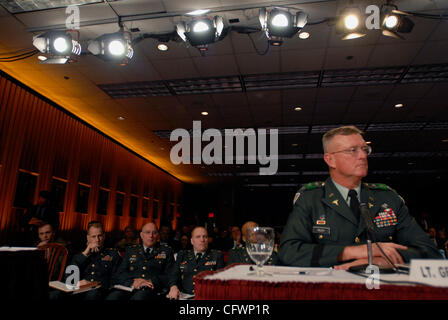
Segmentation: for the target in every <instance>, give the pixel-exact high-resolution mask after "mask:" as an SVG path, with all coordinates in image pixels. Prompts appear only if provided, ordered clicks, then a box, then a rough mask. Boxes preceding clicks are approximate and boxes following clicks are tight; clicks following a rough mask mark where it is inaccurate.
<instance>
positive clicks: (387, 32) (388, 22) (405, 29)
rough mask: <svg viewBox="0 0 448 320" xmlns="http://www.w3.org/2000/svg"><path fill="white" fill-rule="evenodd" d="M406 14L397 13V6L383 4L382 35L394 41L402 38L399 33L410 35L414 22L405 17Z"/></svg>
mask: <svg viewBox="0 0 448 320" xmlns="http://www.w3.org/2000/svg"><path fill="white" fill-rule="evenodd" d="M407 15H408V14H407V13H405V12H403V11H399V10H398V8H397V6H395V5H392V4H385V5H382V6H381V29H382V34H383V35H384V36H387V37H392V38H395V39H402V40H404V37H403V36H402V35H400V33H410V32H412V29H414V22H412V20H411V19H409V18H408V17H407Z"/></svg>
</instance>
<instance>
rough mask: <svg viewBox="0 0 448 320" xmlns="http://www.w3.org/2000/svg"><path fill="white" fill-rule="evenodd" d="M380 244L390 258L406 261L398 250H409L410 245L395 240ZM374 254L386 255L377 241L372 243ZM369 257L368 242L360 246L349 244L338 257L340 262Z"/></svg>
mask: <svg viewBox="0 0 448 320" xmlns="http://www.w3.org/2000/svg"><path fill="white" fill-rule="evenodd" d="M377 243H378V245H379V246H381V248H382V249H383V251H384V253H386V254H387V256H388V257H389V258H390V260H391V261H392V262H393V263H394V264H397V263H404V262H403V258H402V257H401V255H400V253H399V252H398V251H397V250H407V249H408V247H406V246H402V245H400V244H397V243H393V242H377ZM372 256H373V257H383V256H384V255H383V254H382V253H381V251H380V250H379V248H378V246H377V245H376V244H375V243H372ZM365 258H367V244H363V245H360V246H347V247H345V248H344V250H343V251H342V252H341V254H340V255H339V257H338V260H339V261H340V262H344V261H349V260H359V259H365Z"/></svg>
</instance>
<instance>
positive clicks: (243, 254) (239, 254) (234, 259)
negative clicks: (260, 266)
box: [227, 246, 279, 265]
mask: <svg viewBox="0 0 448 320" xmlns="http://www.w3.org/2000/svg"><path fill="white" fill-rule="evenodd" d="M278 262H279V261H278V255H277V253H276V252H275V251H272V254H271V256H270V257H269V259H268V261H266V263H265V264H267V265H277V264H278ZM232 263H250V264H252V263H255V262H253V261H252V259H251V258H250V257H249V254H248V253H247V250H246V246H241V247H236V248H232V249H230V251H229V259H228V260H227V265H231V264H232Z"/></svg>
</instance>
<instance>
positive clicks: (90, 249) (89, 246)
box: [82, 243, 99, 256]
mask: <svg viewBox="0 0 448 320" xmlns="http://www.w3.org/2000/svg"><path fill="white" fill-rule="evenodd" d="M98 251H99V248H98V246H97V245H96V244H93V243H87V248H86V250H84V251H83V252H82V254H83V255H85V256H88V255H89V254H91V253H93V252H98Z"/></svg>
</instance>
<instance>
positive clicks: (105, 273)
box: [70, 248, 121, 299]
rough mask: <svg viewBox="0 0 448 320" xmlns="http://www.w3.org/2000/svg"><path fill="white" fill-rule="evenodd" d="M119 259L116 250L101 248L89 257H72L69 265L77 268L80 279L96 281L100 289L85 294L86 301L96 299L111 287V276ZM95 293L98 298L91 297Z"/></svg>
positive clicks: (80, 254) (77, 255) (81, 255)
mask: <svg viewBox="0 0 448 320" xmlns="http://www.w3.org/2000/svg"><path fill="white" fill-rule="evenodd" d="M120 262H121V257H120V255H119V254H118V251H117V250H116V249H112V248H102V249H101V250H100V251H98V252H94V253H92V254H90V255H89V256H85V255H83V254H82V253H78V254H76V255H74V256H73V258H72V261H71V263H70V264H71V265H76V266H78V268H79V270H80V279H81V280H87V281H98V282H100V283H101V288H100V289H99V290H98V291H97V290H92V291H89V292H88V293H87V297H86V298H87V299H97V298H100V297H101V296H103V293H104V292H105V291H106V290H107V289H109V287H110V286H111V280H112V275H113V273H114V272H115V271H117V268H118V266H119V265H120ZM93 292H95V293H96V294H98V296H95V297H93V296H92V295H94V293H93Z"/></svg>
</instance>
